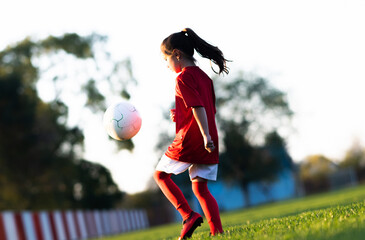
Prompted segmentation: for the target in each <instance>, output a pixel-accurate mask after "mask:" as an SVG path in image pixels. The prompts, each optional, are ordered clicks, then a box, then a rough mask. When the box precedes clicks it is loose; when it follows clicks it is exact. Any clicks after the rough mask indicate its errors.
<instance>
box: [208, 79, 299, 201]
mask: <svg viewBox="0 0 365 240" xmlns="http://www.w3.org/2000/svg"><path fill="white" fill-rule="evenodd" d="M215 85H216V99H217V100H216V101H217V108H218V110H217V122H218V125H219V129H220V130H221V135H222V142H223V146H222V149H223V151H221V154H220V159H221V161H220V162H221V173H222V177H223V178H224V179H225V180H229V181H230V180H236V181H238V182H239V183H240V185H241V186H242V189H243V190H244V192H245V200H246V202H247V204H250V202H249V197H248V190H247V187H248V184H249V183H250V182H253V181H260V180H266V181H271V180H274V179H275V177H276V175H277V173H278V172H279V171H281V170H282V169H283V168H285V167H289V168H290V167H291V165H292V164H291V162H292V161H291V158H290V157H289V156H288V154H287V152H286V149H285V148H286V146H285V141H284V139H283V138H282V137H281V136H280V135H279V134H278V132H277V130H278V129H279V128H281V127H282V124H283V123H284V122H285V119H286V120H288V119H290V117H291V116H292V114H293V113H292V111H291V110H290V108H289V104H288V102H287V100H286V95H285V93H283V92H282V91H280V90H278V89H276V88H274V87H273V86H271V85H270V84H269V82H268V81H267V80H266V79H264V78H262V77H258V76H254V75H243V74H242V73H241V74H240V75H239V76H238V77H236V78H234V79H233V80H231V81H223V80H219V79H215ZM287 127H288V126H287ZM259 139H264V141H266V142H265V143H264V144H263V145H258V142H259Z"/></svg>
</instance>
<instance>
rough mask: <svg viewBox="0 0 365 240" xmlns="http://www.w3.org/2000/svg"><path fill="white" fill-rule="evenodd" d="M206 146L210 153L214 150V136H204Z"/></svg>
mask: <svg viewBox="0 0 365 240" xmlns="http://www.w3.org/2000/svg"><path fill="white" fill-rule="evenodd" d="M204 146H205V150H207V151H208V152H209V153H211V152H213V151H214V149H215V146H214V142H213V141H212V138H211V137H210V135H208V136H204Z"/></svg>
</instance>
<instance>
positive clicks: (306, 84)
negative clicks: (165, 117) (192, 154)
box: [0, 0, 365, 194]
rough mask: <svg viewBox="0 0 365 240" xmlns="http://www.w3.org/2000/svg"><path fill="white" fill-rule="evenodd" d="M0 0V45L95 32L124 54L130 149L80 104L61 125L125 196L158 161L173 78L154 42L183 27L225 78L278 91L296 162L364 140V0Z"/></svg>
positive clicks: (143, 183) (339, 154)
mask: <svg viewBox="0 0 365 240" xmlns="http://www.w3.org/2000/svg"><path fill="white" fill-rule="evenodd" d="M0 6H1V9H2V13H1V15H0V30H1V37H0V49H4V48H5V47H6V46H7V45H8V44H11V43H15V42H17V41H19V40H22V39H24V38H25V37H26V36H30V37H32V38H36V39H41V38H43V37H47V36H49V35H62V34H64V33H69V32H76V33H78V34H80V35H89V34H91V33H93V32H96V33H99V34H103V35H106V36H108V38H109V40H108V49H109V51H110V52H111V53H112V55H113V57H114V58H117V59H124V58H127V57H129V58H130V59H131V61H132V68H133V71H134V75H135V77H136V79H137V81H138V87H136V88H135V90H134V91H133V92H131V94H132V98H131V99H130V102H131V103H133V104H134V105H135V106H136V107H137V109H138V110H139V112H140V114H141V116H142V128H141V130H140V132H139V133H138V134H137V135H136V136H135V137H134V139H133V140H134V142H135V149H134V151H133V152H132V153H130V152H126V151H122V152H117V151H116V149H115V145H114V144H113V143H112V142H110V141H108V137H107V136H106V133H105V131H104V129H103V127H102V119H101V116H100V115H98V116H90V117H89V118H88V119H87V120H85V119H83V120H80V119H82V117H81V116H80V109H79V107H80V106H77V105H76V106H74V107H70V122H71V123H72V122H74V123H80V121H81V122H82V125H83V128H84V133H85V154H84V157H85V158H86V159H88V160H90V161H94V162H98V163H101V164H103V165H104V166H106V167H107V168H108V169H109V170H110V171H111V173H112V176H113V178H114V180H115V181H116V183H117V184H118V185H119V187H120V189H121V190H122V191H125V192H127V193H131V194H132V193H136V192H140V191H143V190H145V189H146V187H147V183H148V182H149V181H150V179H151V176H152V173H153V169H154V166H155V165H156V163H157V161H158V159H159V158H160V156H158V155H157V154H156V151H155V145H156V141H157V137H158V133H159V129H160V121H161V118H162V116H161V110H162V109H166V108H168V106H169V104H170V103H171V102H172V101H173V99H174V79H175V77H176V75H175V74H174V73H172V72H170V70H168V69H167V67H166V64H165V62H164V61H163V60H162V58H161V55H160V52H159V46H160V44H161V42H162V40H163V39H164V38H165V37H167V36H168V35H170V34H171V33H174V32H178V31H181V30H182V29H183V28H185V27H190V28H192V29H193V30H194V31H195V32H196V33H197V34H198V35H200V36H201V37H202V38H203V39H205V40H207V41H208V42H210V43H212V44H213V45H217V46H218V47H219V48H220V49H221V50H222V51H223V53H224V55H225V57H226V58H228V59H231V60H233V62H232V63H230V64H229V67H230V69H231V72H230V75H231V77H234V76H235V74H238V72H240V71H244V72H249V73H255V74H257V75H260V76H263V77H265V78H267V79H268V80H269V81H270V83H271V84H272V85H274V86H275V87H276V88H278V89H280V90H282V91H284V92H286V93H287V95H288V101H289V104H290V107H291V109H292V110H293V111H294V113H295V115H294V118H293V120H292V129H293V130H292V131H290V132H284V133H283V134H284V135H285V136H286V137H287V144H288V151H289V153H290V155H291V156H292V157H293V159H294V161H295V162H300V161H302V160H303V159H304V158H305V157H306V156H308V155H313V154H323V155H325V156H327V157H329V158H331V159H333V160H335V161H336V160H337V161H338V160H340V159H341V158H343V156H344V154H345V152H346V151H347V150H348V149H349V148H350V147H351V146H352V145H353V144H354V142H357V143H359V144H361V145H365V127H364V123H365V111H364V103H365V94H364V90H365V83H364V82H365V44H364V43H365V32H364V28H365V26H364V25H365V14H363V13H364V12H365V1H361V0H306V1H296V0H276V1H270V0H255V1H246V0H243V1H234V0H227V1H220V0H209V1H204V0H202V1H192V0H186V1H171V0H169V1H168V0H155V1H147V0H146V1H142V0H135V1H117V0H106V1H95V0H77V1H75V0H63V1H51V0H33V1H25V0H11V1H10V0H3V1H1V3H0ZM199 66H200V67H201V68H202V69H203V70H204V71H206V72H207V73H208V74H209V75H213V72H212V71H211V70H210V66H209V62H207V61H205V60H204V59H199ZM39 91H40V93H39V94H40V96H41V97H42V96H43V97H44V98H45V99H46V98H47V95H46V94H47V93H46V91H45V90H44V89H43V90H42V88H41V87H40V89H39ZM116 100H117V99H116ZM167 127H171V128H174V125H173V123H171V124H170V125H169V126H167Z"/></svg>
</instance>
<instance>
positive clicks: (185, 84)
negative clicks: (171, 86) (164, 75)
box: [176, 74, 204, 108]
mask: <svg viewBox="0 0 365 240" xmlns="http://www.w3.org/2000/svg"><path fill="white" fill-rule="evenodd" d="M176 87H177V91H178V92H180V94H181V96H182V99H183V101H184V104H185V107H187V108H188V107H200V106H204V104H203V102H202V100H201V96H200V94H199V89H198V84H197V82H196V81H194V78H193V76H192V75H190V74H182V75H180V76H179V77H178V79H177V84H176Z"/></svg>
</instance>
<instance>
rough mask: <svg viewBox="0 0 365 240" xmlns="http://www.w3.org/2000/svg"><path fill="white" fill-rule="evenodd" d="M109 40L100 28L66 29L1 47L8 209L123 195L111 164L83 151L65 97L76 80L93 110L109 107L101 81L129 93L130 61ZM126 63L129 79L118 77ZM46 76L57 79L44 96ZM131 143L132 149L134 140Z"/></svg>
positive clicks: (90, 204) (97, 203)
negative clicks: (112, 50) (116, 57)
mask: <svg viewBox="0 0 365 240" xmlns="http://www.w3.org/2000/svg"><path fill="white" fill-rule="evenodd" d="M105 41H106V38H105V37H103V36H100V35H97V34H93V35H90V36H86V37H81V36H79V35H77V34H65V35H63V36H60V37H54V36H50V37H48V38H46V39H44V40H40V41H32V40H31V39H29V38H27V39H25V40H23V41H21V42H19V43H17V44H15V45H13V46H9V47H7V48H6V49H5V50H3V51H1V52H0V112H1V115H0V188H1V192H0V209H9V208H11V209H44V208H75V207H77V208H108V207H112V206H113V204H115V203H116V202H117V201H119V200H120V199H121V198H122V196H123V193H122V192H121V191H120V190H119V189H118V187H117V185H116V184H115V183H114V181H113V180H112V177H111V175H110V173H109V171H108V170H107V169H106V168H105V167H103V166H101V165H99V164H94V163H91V162H88V161H86V160H84V159H83V158H82V151H83V140H84V136H83V133H82V129H80V127H78V126H69V124H68V121H67V120H68V109H69V108H68V106H67V105H66V104H65V102H64V100H65V99H66V98H65V97H64V96H63V93H64V91H65V89H66V88H65V87H64V86H62V84H63V83H65V82H66V81H72V83H73V86H74V87H73V91H74V90H76V91H77V92H78V93H77V94H76V95H82V94H80V93H81V92H84V93H85V95H83V96H85V97H84V99H86V100H85V105H86V106H87V107H89V108H90V109H91V111H93V112H97V111H99V112H102V111H104V110H105V102H106V98H105V97H104V95H105V94H103V93H102V92H100V91H99V87H98V86H97V85H98V84H97V83H99V82H100V81H101V80H104V83H105V84H109V85H112V88H111V89H112V90H113V91H118V89H119V91H120V93H121V95H122V96H124V97H128V96H129V94H128V92H127V90H126V89H128V88H127V85H129V84H130V83H135V80H134V78H133V76H132V75H131V68H130V61H129V60H127V61H123V62H114V61H113V60H112V59H111V58H110V56H109V54H108V53H106V52H104V51H102V50H101V48H100V47H101V45H100V44H102V43H104V42H105ZM96 47H98V49H99V50H98V51H96V50H95V49H96ZM100 52H101V53H100ZM102 53H105V54H102ZM90 60H92V61H90ZM67 63H68V64H70V63H72V64H71V65H72V66H73V67H75V69H78V67H80V66H81V68H88V69H90V67H94V68H92V69H99V70H98V71H96V72H95V73H96V74H93V76H100V77H99V78H98V79H97V80H98V81H96V79H94V78H90V76H88V75H87V74H84V71H82V74H81V76H80V75H78V73H77V72H76V73H72V72H71V73H70V72H69V71H65V70H64V69H62V66H65V65H67ZM101 65H103V66H106V68H107V70H106V71H105V69H104V68H103V69H104V70H101V69H102V68H101V67H100V66H101ZM122 69H124V71H126V72H128V73H129V74H130V75H129V77H130V78H129V79H127V78H126V79H121V78H120V77H118V76H119V75H120V72H121V71H122ZM85 72H87V71H85ZM75 79H77V80H75ZM99 80H100V81H99ZM41 81H47V82H48V83H52V84H53V86H54V89H48V90H49V92H53V93H54V97H53V99H51V100H49V101H48V102H45V101H44V100H42V99H41V98H40V97H39V95H38V90H37V84H38V83H39V82H41ZM78 81H79V82H78ZM118 81H119V84H114V83H115V82H118ZM52 84H50V86H52ZM77 89H79V90H77ZM121 89H122V90H121ZM123 147H126V148H127V149H132V148H133V143H132V142H129V144H128V145H126V146H123Z"/></svg>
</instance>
